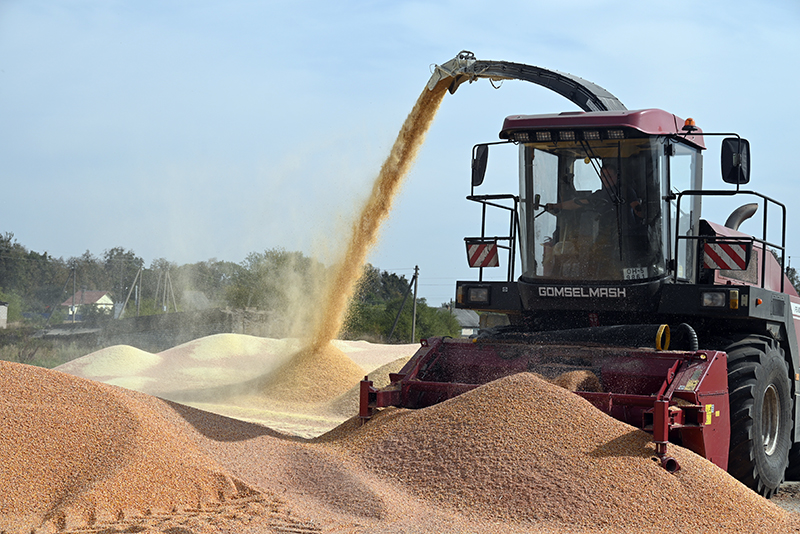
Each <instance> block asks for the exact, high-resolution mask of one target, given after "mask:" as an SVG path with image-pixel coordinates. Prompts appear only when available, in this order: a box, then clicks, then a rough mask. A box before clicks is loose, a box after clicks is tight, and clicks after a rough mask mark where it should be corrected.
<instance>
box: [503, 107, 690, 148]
mask: <svg viewBox="0 0 800 534" xmlns="http://www.w3.org/2000/svg"><path fill="white" fill-rule="evenodd" d="M683 124H684V120H683V119H681V118H680V117H678V116H677V115H673V114H672V113H667V112H666V111H663V110H660V109H640V110H624V111H565V112H563V113H551V114H547V115H511V116H509V117H506V119H505V121H504V122H503V129H502V131H501V132H500V138H501V139H511V138H512V134H513V133H514V132H518V131H526V130H532V131H536V130H556V129H590V128H598V129H620V128H631V129H634V130H637V131H639V132H641V133H642V134H645V135H674V136H680V137H681V138H682V139H684V140H685V141H686V142H687V143H689V144H690V145H694V146H696V147H699V148H701V149H705V148H706V146H705V142H704V140H703V135H702V130H700V129H699V128H698V129H697V130H695V132H696V133H695V135H685V133H686V132H684V131H683Z"/></svg>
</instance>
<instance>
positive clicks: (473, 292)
mask: <svg viewBox="0 0 800 534" xmlns="http://www.w3.org/2000/svg"><path fill="white" fill-rule="evenodd" d="M467 302H469V303H470V304H489V288H488V287H470V288H469V289H467Z"/></svg>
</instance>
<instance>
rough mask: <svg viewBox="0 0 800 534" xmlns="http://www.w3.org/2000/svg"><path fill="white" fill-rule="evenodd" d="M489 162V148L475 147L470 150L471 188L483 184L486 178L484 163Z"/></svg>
mask: <svg viewBox="0 0 800 534" xmlns="http://www.w3.org/2000/svg"><path fill="white" fill-rule="evenodd" d="M488 160H489V146H488V145H475V146H474V147H473V148H472V187H477V186H479V185H481V184H482V183H483V179H484V178H485V177H486V162H487V161H488Z"/></svg>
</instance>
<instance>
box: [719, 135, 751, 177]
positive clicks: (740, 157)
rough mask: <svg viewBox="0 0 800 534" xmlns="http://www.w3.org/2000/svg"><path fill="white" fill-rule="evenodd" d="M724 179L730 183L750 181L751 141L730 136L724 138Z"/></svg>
mask: <svg viewBox="0 0 800 534" xmlns="http://www.w3.org/2000/svg"><path fill="white" fill-rule="evenodd" d="M721 151H722V179H723V180H724V181H725V182H726V183H729V184H746V183H748V182H749V181H750V142H749V141H748V140H747V139H741V138H738V137H728V138H726V139H723V140H722V149H721Z"/></svg>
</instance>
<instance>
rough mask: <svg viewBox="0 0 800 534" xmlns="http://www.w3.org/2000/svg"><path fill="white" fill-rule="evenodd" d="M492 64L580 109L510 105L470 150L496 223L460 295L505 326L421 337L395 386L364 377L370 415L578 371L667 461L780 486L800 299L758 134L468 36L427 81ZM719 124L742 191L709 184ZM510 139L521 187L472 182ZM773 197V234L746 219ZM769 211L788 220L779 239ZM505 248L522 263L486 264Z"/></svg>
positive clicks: (363, 407)
mask: <svg viewBox="0 0 800 534" xmlns="http://www.w3.org/2000/svg"><path fill="white" fill-rule="evenodd" d="M477 78H490V79H492V80H506V79H519V80H525V81H530V82H533V83H535V84H538V85H542V86H545V87H547V88H549V89H551V90H553V91H555V92H557V93H559V94H561V95H563V96H565V97H566V98H568V99H569V100H571V101H572V102H574V103H575V104H577V105H578V106H579V107H580V108H581V109H582V110H583V111H581V112H566V113H560V114H548V115H513V116H510V117H507V118H506V119H505V122H504V124H503V128H502V130H501V132H500V138H501V141H500V142H495V143H485V144H479V145H476V146H475V147H474V148H473V161H472V194H470V195H469V196H468V197H467V199H468V200H470V201H474V202H477V203H479V204H481V205H482V222H481V233H480V236H478V237H469V238H466V239H465V242H466V246H467V257H468V261H469V262H470V265H471V266H473V267H476V268H478V269H479V276H478V280H477V281H459V282H457V287H456V306H457V307H458V308H462V309H471V310H476V311H481V312H493V313H494V315H492V316H493V317H497V316H498V315H496V314H502V316H504V317H507V324H504V325H502V326H496V327H493V328H485V329H482V330H481V331H480V333H479V334H477V335H475V336H473V337H472V338H471V339H450V338H433V339H428V340H423V341H422V346H421V348H420V349H419V351H418V352H417V353H416V354H415V355H414V356H413V357H412V358H411V360H409V362H408V363H407V364H406V366H405V367H404V368H403V369H402V370H401V371H400V372H399V373H395V374H391V375H390V377H389V378H390V381H391V383H390V385H389V386H387V387H385V388H380V389H378V388H374V387H373V385H372V383H371V382H370V381H369V380H367V379H365V380H364V381H362V383H361V400H360V416H361V417H362V418H363V419H364V420H367V419H369V418H370V417H371V416H372V415H373V413H374V410H375V409H377V408H381V407H386V406H400V407H405V408H424V407H426V406H430V405H433V404H436V403H438V402H442V401H445V400H447V399H449V398H452V397H455V396H456V395H459V394H461V393H464V392H465V391H469V390H470V389H473V388H476V387H478V386H480V385H482V384H485V383H487V382H490V381H492V380H495V379H497V378H501V377H503V376H507V375H510V374H513V373H519V372H528V371H529V372H535V373H538V374H540V375H542V376H543V377H545V378H548V379H551V380H555V381H558V380H559V379H560V377H569V376H573V377H575V376H578V377H583V378H584V380H582V382H581V381H578V382H577V387H575V389H576V390H577V391H576V394H578V395H581V396H582V397H584V398H585V399H587V400H588V401H589V402H591V403H592V404H593V405H594V406H596V407H597V408H599V409H600V410H603V411H604V412H606V413H608V414H609V415H611V416H613V417H615V418H617V419H619V420H622V421H625V422H627V423H629V424H631V425H634V426H637V427H640V428H642V429H644V430H647V431H649V432H652V434H653V440H654V442H655V444H656V453H657V455H658V457H659V459H660V461H661V464H662V465H663V466H664V467H665V468H666V469H668V470H670V471H676V470H678V469H679V468H680V466H678V464H677V462H676V461H675V460H674V459H673V458H671V457H670V456H669V454H668V452H667V444H668V442H672V443H677V444H680V445H682V446H684V447H687V448H689V449H691V450H693V451H695V452H696V453H698V454H699V455H701V456H703V457H705V458H707V459H708V460H710V461H711V462H713V463H715V464H716V465H718V466H719V467H721V468H722V469H726V470H727V471H728V472H729V473H731V474H732V475H733V476H735V477H736V478H737V479H739V480H740V481H742V482H743V483H744V484H746V485H748V486H749V487H751V488H752V489H753V490H755V491H757V492H758V493H760V494H761V495H764V496H765V497H770V496H771V495H772V494H774V493H775V492H776V491H777V490H778V488H779V486H780V485H781V483H782V482H783V481H784V480H785V478H786V476H787V475H788V476H791V477H793V476H794V475H796V474H798V472H800V446H798V442H800V433H798V427H797V425H796V421H798V420H800V412H798V410H800V403H798V402H796V399H797V393H798V389H799V388H798V386H800V362H799V361H798V358H799V356H798V337H797V332H798V329H796V327H795V324H796V323H795V321H796V320H797V319H798V318H800V298H798V295H797V292H796V291H795V289H794V287H793V286H792V284H791V283H790V282H789V280H788V278H787V277H786V276H785V274H784V273H785V265H784V262H783V259H782V258H784V257H785V254H784V251H785V233H786V208H785V206H784V205H783V204H781V203H780V202H777V201H775V200H773V199H771V198H769V197H767V196H765V195H763V194H761V193H757V192H755V191H750V190H743V189H741V186H742V185H744V184H747V183H748V182H749V178H750V168H749V162H750V157H749V144H748V142H747V141H746V140H745V139H742V138H740V137H739V136H738V135H736V134H714V133H707V132H702V131H701V130H700V129H699V128H697V127H696V126H695V125H694V121H692V120H691V119H687V120H686V121H684V120H682V119H679V118H678V117H676V116H675V115H673V114H670V113H667V112H665V111H662V110H658V109H645V110H636V111H632V110H627V109H626V108H625V106H623V105H622V103H621V102H619V100H617V99H616V98H615V97H614V96H613V95H612V94H610V93H609V92H608V91H606V90H604V89H602V88H600V87H598V86H597V85H595V84H593V83H590V82H587V81H586V80H583V79H581V78H578V77H575V76H572V75H569V74H564V73H559V72H555V71H549V70H546V69H542V68H539V67H533V66H529V65H523V64H518V63H509V62H502V61H478V60H476V59H475V57H474V56H473V55H472V54H471V53H469V52H462V53H461V54H459V56H458V57H456V58H455V59H453V60H451V61H449V62H447V63H445V64H443V65H441V66H437V68H436V70H435V72H434V75H433V77H432V78H431V81H430V82H429V87H433V86H435V85H436V84H437V83H438V82H440V81H441V80H442V79H449V80H451V86H450V91H451V92H455V90H456V89H457V88H458V86H459V85H460V84H462V83H463V82H465V81H469V82H472V81H474V80H475V79H477ZM712 135H722V136H727V137H726V138H725V139H723V141H722V144H721V158H722V177H723V180H724V181H725V182H726V183H728V184H732V186H733V187H731V188H730V189H723V190H704V189H703V188H702V151H703V150H704V149H705V144H704V138H705V137H707V136H712ZM509 144H510V145H514V146H515V147H516V150H515V152H516V154H515V156H514V157H515V158H516V160H517V162H518V167H519V172H520V176H519V180H520V182H519V183H520V190H519V194H518V195H516V194H496V195H475V194H474V189H475V188H476V187H478V186H480V185H481V184H482V183H483V181H484V177H485V174H486V169H487V162H488V152H489V149H490V147H491V148H492V150H500V149H501V146H502V145H509ZM498 145H500V146H498ZM737 196H742V197H747V198H749V199H751V200H755V201H754V202H750V203H746V204H744V205H742V206H741V207H739V208H737V209H735V210H733V212H732V213H731V215H730V216H729V217H728V219H727V221H726V222H725V224H723V225H720V224H716V223H713V222H710V221H707V220H704V219H702V218H701V216H700V211H701V200H702V199H703V198H710V197H717V198H719V197H728V198H732V197H737ZM759 207H762V212H763V220H762V222H761V228H760V232H759V235H758V236H753V235H747V234H745V233H742V232H740V231H739V225H740V224H741V223H742V222H744V221H745V220H747V219H749V218H750V217H752V216H753V215H754V214H755V213H756V211H757V210H758V208H759ZM487 208H494V209H500V210H502V212H501V213H503V212H504V213H505V215H507V216H508V219H509V224H508V228H509V231H508V235H499V236H498V235H487V232H486V228H487ZM768 211H769V212H770V213H773V214H775V215H776V217H777V219H778V220H779V223H778V224H777V226H780V228H778V229H777V230H775V229H774V228H771V230H772V231H774V232H775V234H776V235H777V238H775V239H774V240H773V241H770V240H768V237H772V234H771V233H770V234H768V232H767V222H768V217H767V213H768ZM772 226H773V227H774V226H776V225H775V224H773V225H772ZM499 251H503V253H504V254H506V253H507V257H508V273H507V276H505V277H504V278H505V279H503V280H500V281H487V280H484V277H483V274H484V269H485V268H488V267H492V266H496V265H498V264H499V263H500V262H499V261H498V256H499V255H498V252H499ZM517 258H519V260H520V263H521V274H520V275H519V276H517V277H516V278H515V276H516V275H515V272H516V268H515V262H516V260H517ZM487 317H488V315H487ZM670 326H671V327H672V328H670ZM575 373H578V374H575Z"/></svg>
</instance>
